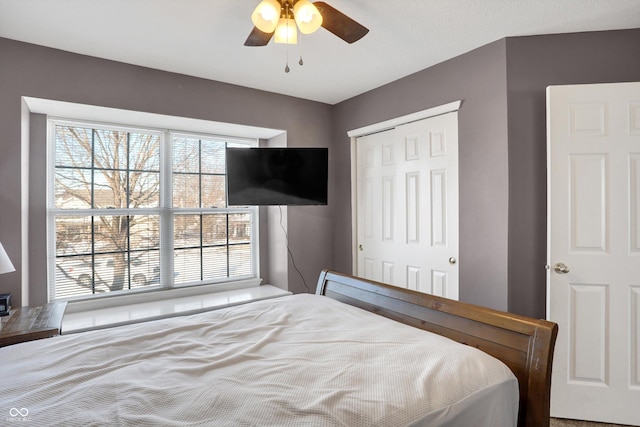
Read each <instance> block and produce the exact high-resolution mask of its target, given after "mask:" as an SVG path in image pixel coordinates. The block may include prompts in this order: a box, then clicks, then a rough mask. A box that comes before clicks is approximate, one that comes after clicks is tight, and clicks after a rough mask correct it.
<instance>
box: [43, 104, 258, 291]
mask: <svg viewBox="0 0 640 427" xmlns="http://www.w3.org/2000/svg"><path fill="white" fill-rule="evenodd" d="M58 125H62V126H79V127H80V126H81V127H87V128H92V129H101V130H102V129H104V130H117V131H125V132H148V133H153V134H157V135H159V137H160V206H159V207H157V208H144V209H140V208H138V209H136V210H135V212H148V213H149V214H152V215H158V216H159V217H160V221H161V227H160V269H161V273H160V274H161V276H160V277H161V282H160V285H159V286H156V287H153V288H149V289H128V290H122V291H114V292H107V293H103V294H95V293H94V294H92V295H83V296H78V297H71V298H61V299H59V300H69V301H74V302H75V301H78V302H80V301H87V302H89V301H96V300H99V299H104V298H115V297H118V299H122V298H125V299H131V300H139V299H140V298H145V297H144V295H140V294H148V293H154V292H158V291H166V290H177V291H179V290H181V289H182V291H181V292H176V293H181V294H193V293H198V292H211V291H214V290H230V289H239V288H246V287H248V286H257V285H259V284H260V281H261V279H260V263H259V259H260V255H259V238H258V236H259V229H258V226H259V222H260V221H259V210H258V207H256V206H254V207H249V208H226V207H225V208H174V207H173V206H172V197H173V195H172V190H173V189H172V153H171V149H172V136H187V137H190V138H199V139H217V140H224V141H225V142H228V143H240V144H246V145H247V146H248V147H255V146H258V139H257V138H246V137H233V136H224V135H215V134H208V133H202V132H190V131H189V130H172V129H160V128H155V127H150V126H135V125H130V124H122V125H120V124H117V123H101V122H96V121H86V120H78V119H72V118H63V117H48V118H47V173H46V176H47V184H46V185H47V274H48V278H47V293H48V299H49V301H52V300H54V297H55V268H56V267H55V256H56V252H55V217H56V216H57V215H65V216H69V215H74V216H85V217H86V216H91V215H101V214H105V213H106V214H109V215H113V214H122V215H130V214H131V212H132V208H127V209H115V210H114V209H74V210H70V209H61V208H55V207H54V206H55V200H54V187H55V127H56V126H58ZM234 212H251V214H252V223H251V247H252V251H251V265H252V270H253V271H252V273H251V274H250V275H249V276H247V277H242V278H233V279H230V278H226V279H209V280H203V281H197V282H189V283H180V284H175V283H174V280H173V277H174V276H173V254H174V245H173V233H174V230H173V218H174V216H175V215H180V214H207V213H234ZM136 295H137V296H136ZM147 296H148V297H151V296H150V295H147ZM150 299H156V297H151V298H150Z"/></svg>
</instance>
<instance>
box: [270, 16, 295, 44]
mask: <svg viewBox="0 0 640 427" xmlns="http://www.w3.org/2000/svg"><path fill="white" fill-rule="evenodd" d="M273 41H274V42H276V43H286V44H297V43H298V30H297V28H296V22H295V21H294V20H293V19H291V18H282V19H280V22H279V23H278V26H277V27H276V32H275V34H274V39H273Z"/></svg>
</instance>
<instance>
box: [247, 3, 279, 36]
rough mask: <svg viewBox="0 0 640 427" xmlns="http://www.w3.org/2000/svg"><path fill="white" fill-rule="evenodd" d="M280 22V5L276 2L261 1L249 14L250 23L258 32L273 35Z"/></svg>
mask: <svg viewBox="0 0 640 427" xmlns="http://www.w3.org/2000/svg"><path fill="white" fill-rule="evenodd" d="M279 20H280V3H278V1H277V0H262V1H261V2H260V4H258V6H256V8H255V9H254V11H253V13H252V14H251V22H253V25H255V26H256V28H258V29H259V30H260V31H262V32H265V33H273V31H274V30H275V29H276V26H277V25H278V21H279Z"/></svg>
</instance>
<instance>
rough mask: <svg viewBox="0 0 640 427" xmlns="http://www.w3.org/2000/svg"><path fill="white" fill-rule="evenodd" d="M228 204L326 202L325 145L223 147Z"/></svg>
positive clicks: (327, 161)
mask: <svg viewBox="0 0 640 427" xmlns="http://www.w3.org/2000/svg"><path fill="white" fill-rule="evenodd" d="M226 162H227V204H228V205H229V206H252V205H255V206H262V205H283V206H284V205H286V206H298V205H326V204H327V178H328V164H329V150H328V149H327V148H227V150H226Z"/></svg>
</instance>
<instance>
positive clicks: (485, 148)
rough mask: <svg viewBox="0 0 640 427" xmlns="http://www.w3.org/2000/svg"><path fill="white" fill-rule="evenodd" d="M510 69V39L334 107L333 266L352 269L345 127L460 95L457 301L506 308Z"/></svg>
mask: <svg viewBox="0 0 640 427" xmlns="http://www.w3.org/2000/svg"><path fill="white" fill-rule="evenodd" d="M506 73H507V68H506V59H505V41H504V40H501V41H497V42H495V43H491V44H489V45H486V46H484V47H482V48H479V49H476V50H474V51H472V52H469V53H466V54H464V55H461V56H459V57H457V58H454V59H452V60H449V61H446V62H443V63H441V64H439V65H436V66H434V67H431V68H428V69H426V70H423V71H420V72H418V73H416V74H413V75H410V76H408V77H405V78H403V79H401V80H398V81H396V82H393V83H391V84H388V85H386V86H383V87H381V88H378V89H375V90H373V91H370V92H368V93H365V94H363V95H360V96H358V97H355V98H352V99H350V100H348V101H345V102H343V103H341V104H338V105H336V106H335V109H334V111H333V124H334V131H333V138H334V141H335V143H334V148H333V153H334V155H336V156H337V157H338V160H337V162H335V163H334V164H335V166H336V169H337V172H336V173H337V175H336V179H337V180H338V182H342V183H343V184H342V185H341V186H340V187H339V189H337V191H336V197H339V200H338V201H337V203H336V204H334V209H336V208H338V207H339V208H340V210H339V212H336V214H335V217H336V224H335V226H336V234H335V235H336V238H335V252H336V256H337V258H336V261H335V264H336V267H337V268H338V269H339V270H342V271H352V262H351V247H352V246H351V243H352V242H351V207H350V197H351V196H350V188H349V182H350V163H349V162H350V160H349V138H348V137H347V131H349V130H352V129H357V128H359V127H362V126H366V125H370V124H374V123H377V122H381V121H384V120H387V119H391V118H394V117H399V116H403V115H405V114H409V113H413V112H415V111H420V110H424V109H427V108H430V107H435V106H438V105H441V104H446V103H448V102H451V101H455V100H462V106H461V108H460V111H459V115H458V127H459V131H458V133H459V137H458V139H459V171H460V181H459V182H460V254H459V265H460V299H461V300H463V301H468V302H473V303H475V304H480V305H485V306H489V307H494V308H498V309H503V310H504V309H507V295H508V290H507V273H508V272H507V265H508V260H507V251H508V247H507V241H508V236H507V227H506V224H507V218H508V202H509V201H508V169H509V168H508V164H507V160H508V156H507V155H508V150H507V87H506V78H507V75H506Z"/></svg>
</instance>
